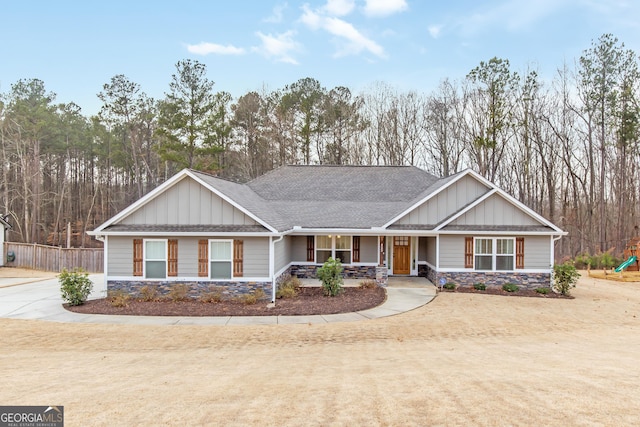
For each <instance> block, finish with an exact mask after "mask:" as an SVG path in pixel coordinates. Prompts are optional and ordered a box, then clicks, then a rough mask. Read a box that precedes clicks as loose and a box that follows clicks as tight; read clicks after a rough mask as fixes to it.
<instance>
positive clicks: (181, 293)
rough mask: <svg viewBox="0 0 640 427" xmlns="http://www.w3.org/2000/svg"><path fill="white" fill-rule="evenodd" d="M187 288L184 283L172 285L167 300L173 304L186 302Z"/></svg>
mask: <svg viewBox="0 0 640 427" xmlns="http://www.w3.org/2000/svg"><path fill="white" fill-rule="evenodd" d="M188 294H189V287H188V286H187V285H186V284H184V283H174V284H173V285H171V289H170V290H169V299H170V300H171V301H173V302H178V301H186V300H187V298H188V296H187V295H188Z"/></svg>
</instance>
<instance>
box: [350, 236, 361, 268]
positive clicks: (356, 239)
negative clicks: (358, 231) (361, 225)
mask: <svg viewBox="0 0 640 427" xmlns="http://www.w3.org/2000/svg"><path fill="white" fill-rule="evenodd" d="M352 250H353V262H360V236H353V249H352Z"/></svg>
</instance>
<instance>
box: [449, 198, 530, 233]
mask: <svg viewBox="0 0 640 427" xmlns="http://www.w3.org/2000/svg"><path fill="white" fill-rule="evenodd" d="M448 225H453V226H465V225H485V226H506V227H511V226H540V225H543V224H542V223H541V222H540V221H538V220H536V219H535V218H533V217H532V216H531V215H529V214H528V213H527V212H525V211H523V210H522V209H520V208H519V207H517V206H515V205H514V204H513V203H511V202H509V201H507V200H506V199H505V198H504V197H502V196H501V195H500V194H498V193H493V194H492V195H490V196H489V197H487V198H485V199H484V200H482V201H481V202H480V203H478V204H476V205H475V206H473V207H472V208H470V209H469V210H467V211H465V212H464V213H463V214H461V215H460V216H458V217H457V218H456V219H455V220H453V221H451V222H450V223H449V224H448Z"/></svg>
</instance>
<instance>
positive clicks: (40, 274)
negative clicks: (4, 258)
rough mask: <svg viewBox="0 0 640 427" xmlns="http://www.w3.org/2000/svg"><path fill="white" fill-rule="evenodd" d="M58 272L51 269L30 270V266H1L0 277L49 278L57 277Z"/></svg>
mask: <svg viewBox="0 0 640 427" xmlns="http://www.w3.org/2000/svg"><path fill="white" fill-rule="evenodd" d="M57 274H58V273H54V272H51V271H40V270H30V269H28V268H16V267H6V266H3V267H0V278H21V279H22V278H25V279H29V278H43V279H45V278H48V277H55V276H56V275H57Z"/></svg>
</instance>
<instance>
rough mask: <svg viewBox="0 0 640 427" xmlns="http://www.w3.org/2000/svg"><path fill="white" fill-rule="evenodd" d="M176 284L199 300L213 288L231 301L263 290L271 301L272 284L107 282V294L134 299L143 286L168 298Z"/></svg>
mask: <svg viewBox="0 0 640 427" xmlns="http://www.w3.org/2000/svg"><path fill="white" fill-rule="evenodd" d="M175 284H184V285H187V286H188V288H189V291H188V295H189V297H191V298H198V297H199V296H200V295H202V294H203V293H205V292H209V291H210V288H211V287H214V286H215V287H217V288H219V289H221V290H222V297H223V298H225V299H231V298H234V297H237V296H240V295H245V294H249V293H251V292H253V291H255V290H256V289H262V290H263V291H264V293H265V297H266V298H268V299H269V300H270V299H271V295H272V293H271V289H272V288H271V282H238V281H231V282H219V281H184V282H183V281H171V282H168V281H147V280H135V281H133V280H109V281H108V282H107V292H108V293H109V292H117V291H121V292H124V293H127V294H129V295H132V296H134V297H139V296H140V289H141V288H142V287H143V286H147V285H148V286H150V287H155V288H156V289H157V290H158V295H160V296H166V295H168V294H169V292H170V291H171V287H172V286H173V285H175Z"/></svg>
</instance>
